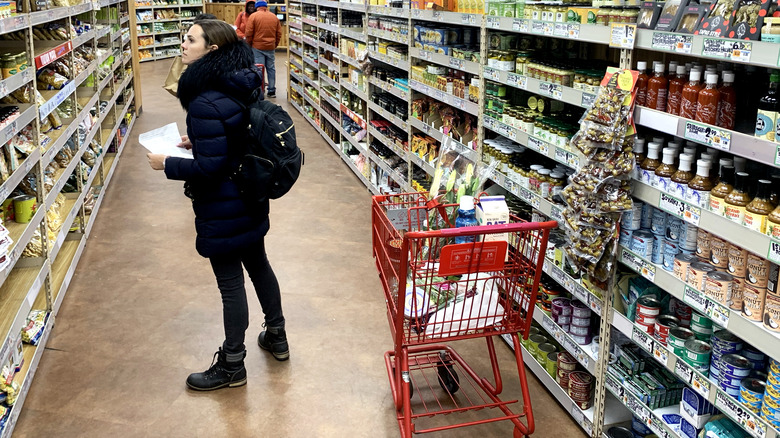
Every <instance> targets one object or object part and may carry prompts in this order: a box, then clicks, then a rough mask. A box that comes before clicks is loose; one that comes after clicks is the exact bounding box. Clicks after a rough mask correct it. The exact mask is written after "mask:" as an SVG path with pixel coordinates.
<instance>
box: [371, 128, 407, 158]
mask: <svg viewBox="0 0 780 438" xmlns="http://www.w3.org/2000/svg"><path fill="white" fill-rule="evenodd" d="M368 134H369V135H371V137H373V138H375V139H377V140H379V142H380V143H382V144H383V145H385V146H387V147H389V148H390V149H391V150H392V151H393V152H395V154H396V155H398V156H399V157H401V158H403V159H404V160H406V158H407V157H406V155H407V154H406V151H404V150H403V149H401V147H399V146H398V145H397V144H395V141H393V140H391V139H389V138H387V137H386V136H384V135H383V134H382V133H381V132H379V131H378V130H377V129H376V128H374V127H373V126H372V125H368Z"/></svg>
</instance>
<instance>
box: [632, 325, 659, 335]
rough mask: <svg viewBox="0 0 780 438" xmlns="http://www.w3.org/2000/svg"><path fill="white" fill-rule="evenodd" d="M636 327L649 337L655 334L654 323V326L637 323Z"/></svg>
mask: <svg viewBox="0 0 780 438" xmlns="http://www.w3.org/2000/svg"><path fill="white" fill-rule="evenodd" d="M636 326H637V327H638V328H639V329H640V330H642V331H644V332H645V333H647V334H648V335H652V334H653V332H655V322H653V323H652V324H645V323H641V322H637V323H636Z"/></svg>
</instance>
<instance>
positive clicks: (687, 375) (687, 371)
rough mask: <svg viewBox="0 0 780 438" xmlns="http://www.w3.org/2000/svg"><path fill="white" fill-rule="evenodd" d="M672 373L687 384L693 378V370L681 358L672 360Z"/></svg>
mask: <svg viewBox="0 0 780 438" xmlns="http://www.w3.org/2000/svg"><path fill="white" fill-rule="evenodd" d="M674 374H675V375H677V377H679V378H680V379H681V380H682V381H683V382H685V383H688V384H690V383H691V379H693V370H692V369H691V367H690V366H688V364H687V363H685V362H684V361H683V360H682V359H678V360H677V361H675V362H674Z"/></svg>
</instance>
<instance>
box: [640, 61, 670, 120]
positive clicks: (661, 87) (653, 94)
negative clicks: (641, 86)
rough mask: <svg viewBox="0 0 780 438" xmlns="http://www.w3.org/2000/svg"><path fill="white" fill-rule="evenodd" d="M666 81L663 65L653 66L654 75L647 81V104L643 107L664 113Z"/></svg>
mask: <svg viewBox="0 0 780 438" xmlns="http://www.w3.org/2000/svg"><path fill="white" fill-rule="evenodd" d="M667 88H668V81H667V80H666V76H664V65H663V64H661V63H658V64H656V65H655V75H653V77H652V78H650V79H649V80H648V81H647V102H646V103H645V106H646V107H648V108H650V109H654V110H658V111H666V93H667Z"/></svg>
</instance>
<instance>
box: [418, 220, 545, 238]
mask: <svg viewBox="0 0 780 438" xmlns="http://www.w3.org/2000/svg"><path fill="white" fill-rule="evenodd" d="M556 227H558V222H557V221H547V222H514V223H511V224H496V225H478V226H476V227H460V228H444V229H441V230H431V231H410V232H408V233H405V234H404V236H405V237H409V238H410V239H419V238H426V237H440V236H441V237H456V236H469V235H475V234H493V233H512V232H517V231H533V230H544V229H553V228H556Z"/></svg>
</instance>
